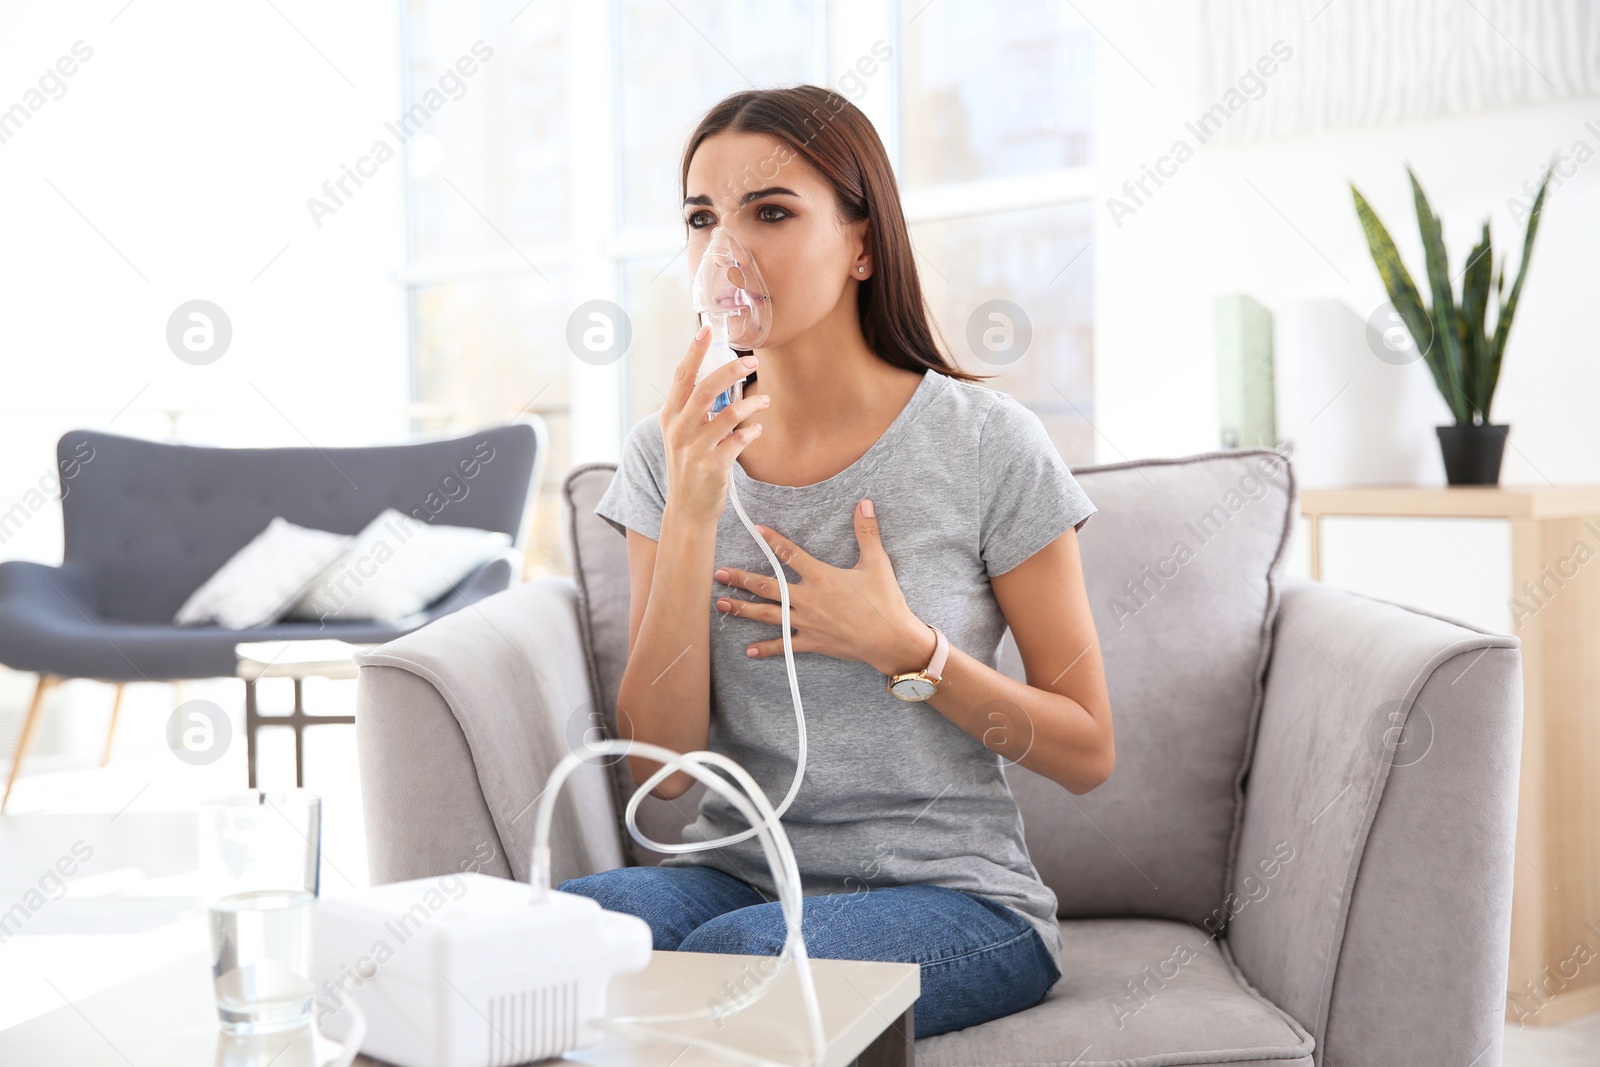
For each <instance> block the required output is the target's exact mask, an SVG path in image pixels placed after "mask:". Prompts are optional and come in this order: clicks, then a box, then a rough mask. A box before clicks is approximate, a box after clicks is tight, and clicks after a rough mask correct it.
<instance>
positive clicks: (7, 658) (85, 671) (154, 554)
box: [0, 416, 547, 809]
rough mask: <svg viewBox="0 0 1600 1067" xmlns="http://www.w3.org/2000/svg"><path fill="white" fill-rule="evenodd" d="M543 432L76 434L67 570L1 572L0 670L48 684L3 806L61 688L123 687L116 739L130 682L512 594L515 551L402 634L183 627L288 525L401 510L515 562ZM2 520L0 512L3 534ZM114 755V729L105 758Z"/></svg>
mask: <svg viewBox="0 0 1600 1067" xmlns="http://www.w3.org/2000/svg"><path fill="white" fill-rule="evenodd" d="M546 434H547V432H546V430H545V426H544V421H543V420H542V419H539V418H538V417H537V416H534V417H531V418H529V419H527V420H525V421H521V422H517V423H512V424H508V425H504V426H491V427H487V428H485V429H482V430H479V431H477V432H475V433H472V434H469V435H467V436H463V437H452V438H440V439H434V440H418V441H408V442H406V443H403V444H393V445H372V446H366V447H356V448H315V447H305V448H301V447H295V448H213V447H204V446H198V445H174V444H165V443H162V442H157V441H146V440H142V439H140V438H134V437H123V436H120V435H118V434H110V433H103V432H100V431H96V430H74V431H71V432H70V433H67V434H65V435H64V436H63V437H62V438H61V439H60V441H59V442H58V443H57V446H56V455H57V464H58V467H59V468H60V471H61V476H60V484H61V491H60V494H61V495H60V499H61V524H62V533H63V537H64V541H65V545H64V549H63V558H62V562H61V564H60V566H49V565H46V564H42V563H32V562H28V561H24V560H9V561H6V562H4V563H0V664H4V665H5V666H7V667H10V668H11V669H13V670H18V671H30V672H35V673H37V674H38V676H39V677H38V681H37V683H36V685H35V689H34V696H33V701H32V703H31V704H30V706H29V709H28V712H27V716H26V718H25V719H24V722H23V729H22V733H21V735H20V736H19V738H18V741H17V746H16V751H15V754H14V756H13V758H12V764H11V770H10V772H9V774H8V777H7V780H6V789H5V799H7V800H8V799H9V798H10V793H11V785H12V783H13V782H14V781H15V780H16V776H17V771H18V769H19V768H20V766H21V764H22V760H23V757H24V756H25V755H26V754H27V750H28V746H29V743H30V741H31V740H32V737H33V735H34V732H35V730H37V728H38V725H39V721H40V718H41V716H42V714H43V711H44V703H45V697H46V695H47V694H48V693H49V691H50V690H51V689H52V688H53V687H54V686H56V685H58V684H59V683H61V682H62V681H65V680H68V679H72V678H92V679H95V680H97V681H102V682H113V683H116V685H117V694H116V703H115V705H114V706H113V710H112V719H111V731H115V729H116V718H117V709H118V708H120V706H121V702H122V688H123V686H124V685H125V684H126V683H129V682H172V681H180V680H183V679H194V678H224V677H229V676H232V675H233V674H234V672H235V666H236V663H237V660H236V658H235V656H234V646H235V645H236V644H238V643H239V642H241V641H300V640H308V639H312V638H337V639H339V640H344V641H351V642H355V643H375V642H380V641H387V640H389V639H390V638H392V637H395V636H398V635H399V634H401V633H404V632H406V631H408V630H411V629H415V628H416V627H417V626H419V625H422V624H424V623H426V622H428V621H431V620H433V619H436V618H439V617H440V616H443V615H447V614H449V613H450V612H453V611H456V610H458V609H460V608H462V607H464V606H466V605H468V604H472V603H474V602H476V601H478V600H481V599H482V598H484V597H486V596H489V595H491V594H493V593H497V592H500V591H501V590H504V589H506V588H507V587H508V586H510V585H511V584H512V583H513V582H514V581H515V580H516V579H517V577H518V575H517V574H516V573H515V570H516V564H517V562H518V556H517V555H515V554H513V553H506V554H505V555H504V556H503V557H501V558H496V559H493V560H490V561H488V562H487V563H484V564H483V565H482V566H481V567H479V568H477V569H476V570H475V571H473V572H472V573H471V574H469V575H468V576H467V577H466V578H464V579H462V581H461V582H460V583H458V584H457V586H456V587H455V588H454V589H452V590H450V591H449V592H447V593H446V594H444V595H443V596H441V597H440V598H439V599H438V600H437V601H436V602H435V603H433V604H430V605H428V607H427V609H426V610H425V611H424V612H423V613H421V617H420V618H417V619H410V620H405V621H404V622H403V623H401V624H395V623H387V622H375V621H356V620H349V621H345V620H333V621H319V620H312V621H291V620H285V621H282V622H277V623H271V624H269V625H266V626H259V627H253V628H251V629H246V630H232V629H228V628H226V627H223V626H220V625H213V624H207V625H201V626H177V625H174V624H173V622H172V617H173V616H174V615H175V614H176V613H177V611H178V608H179V607H180V606H181V605H182V604H183V602H184V601H185V600H187V599H188V597H189V595H190V594H191V593H193V592H194V591H195V590H196V589H198V588H199V587H200V585H201V584H202V583H204V582H205V581H206V579H207V578H209V577H211V575H212V574H213V573H215V572H216V570H217V568H219V567H221V566H222V565H223V564H224V563H226V562H227V561H228V560H229V559H230V558H231V557H232V556H233V555H234V553H236V552H237V551H239V549H241V548H243V547H244V546H245V545H246V544H248V543H249V542H250V540H251V539H252V538H253V537H255V536H256V535H257V534H259V533H260V532H261V531H262V530H263V529H265V528H266V526H267V523H268V522H269V521H271V519H272V518H273V517H274V516H277V515H281V516H283V517H284V518H286V519H288V520H289V521H290V522H293V523H297V524H299V525H302V526H310V527H314V528H316V529H319V530H333V531H335V532H337V533H345V534H354V533H358V532H360V531H361V529H362V528H363V527H364V526H366V525H367V523H369V522H370V521H371V520H372V519H374V518H376V517H377V516H378V514H379V513H381V512H382V511H383V509H384V508H386V507H393V508H396V509H398V510H399V511H401V512H403V513H405V514H408V515H413V516H415V517H417V518H420V519H423V520H424V521H428V522H433V521H438V522H440V523H444V524H450V525H455V526H473V527H477V528H480V529H485V530H497V531H500V532H503V533H506V534H509V535H511V537H512V539H513V543H514V545H515V546H516V548H517V549H518V550H519V551H520V549H521V548H522V546H523V544H524V543H525V540H526V535H525V528H526V522H527V517H528V514H529V510H530V509H529V507H528V502H529V500H530V498H531V496H532V494H533V493H534V492H537V489H538V482H539V475H540V472H541V471H542V464H543V463H544V460H545V454H546V440H545V439H546ZM6 520H7V516H4V515H0V530H3V529H4V528H5V526H6ZM110 753H111V736H110V732H108V734H107V738H106V748H105V758H109V756H110ZM103 762H104V759H102V763H103ZM252 773H253V768H252ZM3 808H4V800H0V809H3Z"/></svg>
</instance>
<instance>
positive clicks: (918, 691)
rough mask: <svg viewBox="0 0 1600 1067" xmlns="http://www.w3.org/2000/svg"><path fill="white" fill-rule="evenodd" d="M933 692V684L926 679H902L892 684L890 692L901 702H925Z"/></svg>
mask: <svg viewBox="0 0 1600 1067" xmlns="http://www.w3.org/2000/svg"><path fill="white" fill-rule="evenodd" d="M934 690H935V686H934V684H933V683H932V682H930V681H928V680H927V679H926V678H902V679H900V680H899V681H898V682H895V683H894V686H893V688H892V690H891V691H892V692H893V693H894V695H895V696H897V697H899V698H900V699H901V700H927V699H928V698H929V697H931V696H933V694H934Z"/></svg>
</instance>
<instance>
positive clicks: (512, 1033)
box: [486, 982, 578, 1067]
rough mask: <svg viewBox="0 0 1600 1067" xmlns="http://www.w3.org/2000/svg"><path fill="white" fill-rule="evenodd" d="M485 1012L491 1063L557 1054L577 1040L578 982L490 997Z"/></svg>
mask: <svg viewBox="0 0 1600 1067" xmlns="http://www.w3.org/2000/svg"><path fill="white" fill-rule="evenodd" d="M486 1015H487V1018H488V1021H489V1062H490V1063H492V1064H494V1067H512V1065H513V1064H519V1063H528V1062H530V1061H532V1060H543V1059H549V1058H550V1057H551V1056H559V1055H561V1054H562V1053H564V1052H568V1051H570V1050H571V1049H572V1048H573V1047H574V1046H575V1045H576V1044H577V1040H578V983H577V982H564V983H561V984H559V985H547V986H543V987H541V988H539V989H525V990H522V991H521V992H518V993H505V994H502V995H501V996H498V997H491V998H490V1000H489V1010H488V1012H487V1013H486Z"/></svg>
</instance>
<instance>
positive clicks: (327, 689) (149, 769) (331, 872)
mask: <svg viewBox="0 0 1600 1067" xmlns="http://www.w3.org/2000/svg"><path fill="white" fill-rule="evenodd" d="M19 683H20V679H18V678H16V677H15V676H13V677H10V678H0V695H3V697H4V698H5V699H6V700H7V701H8V702H9V701H10V699H11V698H12V697H14V696H15V695H16V694H15V693H14V692H13V691H12V690H17V689H18V688H19ZM109 694H110V689H109V688H108V687H99V686H94V685H92V684H90V683H75V684H74V685H73V686H68V687H65V689H64V690H63V691H62V696H61V697H60V698H59V699H60V700H61V701H62V702H63V703H64V704H67V705H69V707H61V706H57V705H53V706H52V707H51V708H49V709H48V712H47V713H53V714H67V713H70V714H71V715H72V717H73V719H74V720H75V725H76V726H81V727H82V730H81V736H77V743H76V745H75V747H76V748H78V749H81V750H82V752H81V753H79V754H72V753H63V754H59V755H55V756H51V755H48V754H46V755H43V756H40V757H38V758H30V759H29V761H28V763H27V764H26V766H25V768H24V770H25V772H26V774H25V776H24V777H23V778H22V779H21V780H20V781H19V782H18V783H17V786H16V789H15V791H14V792H13V794H12V797H11V804H10V806H9V808H8V812H7V814H6V816H4V817H0V856H3V857H4V862H3V863H0V912H4V911H5V910H6V909H11V910H12V911H13V912H14V910H15V909H14V908H13V907H12V906H13V905H14V904H15V903H17V902H19V901H27V900H32V901H38V902H40V903H39V906H37V907H35V908H33V909H32V910H31V912H29V914H28V915H27V918H26V919H25V921H24V922H23V924H22V925H21V927H20V928H18V929H16V930H15V931H14V932H13V933H11V934H10V935H9V936H8V935H7V934H6V933H5V932H0V1029H4V1028H5V1027H9V1026H14V1025H16V1024H17V1023H19V1022H22V1021H23V1020H25V1019H30V1018H33V1017H34V1016H36V1015H40V1014H43V1013H44V1012H47V1011H52V1010H54V1009H56V1008H58V1007H60V1006H61V1005H62V1004H64V1003H69V1002H72V1001H76V1000H77V999H79V998H81V997H84V996H88V995H90V994H92V993H95V992H98V991H99V990H101V989H105V988H108V987H110V986H112V985H116V984H118V983H120V982H123V981H126V980H128V979H129V978H133V977H136V976H137V975H139V974H142V973H145V972H147V971H149V970H151V969H152V968H154V967H157V966H160V965H161V964H163V963H167V962H170V961H172V960H176V959H178V958H180V957H182V956H185V955H188V954H189V953H192V952H195V951H197V950H200V949H202V948H204V947H205V943H204V939H205V928H204V925H203V916H202V914H201V912H200V909H199V906H198V903H197V901H198V897H197V893H198V889H197V886H196V885H195V866H196V855H197V850H198V843H197V841H196V834H195V817H194V811H195V807H196V805H197V804H198V803H199V801H200V800H201V799H202V798H204V797H207V796H214V795H217V794H219V793H226V792H232V791H235V790H239V789H243V788H244V785H245V780H246V779H245V760H244V742H243V738H242V736H241V735H240V733H239V731H240V730H241V729H242V726H243V712H242V710H241V709H242V707H243V684H242V683H241V682H238V681H235V680H219V681H215V682H196V683H189V684H186V685H185V686H184V688H183V691H182V693H181V694H174V691H173V689H172V687H170V686H165V685H138V686H130V687H129V688H128V690H127V695H126V697H125V699H124V706H123V711H122V721H121V722H120V723H119V725H118V728H117V736H116V740H115V745H114V749H113V755H112V760H111V763H110V765H109V766H107V767H105V768H103V769H102V768H100V767H99V766H98V765H97V764H98V754H99V745H100V743H101V741H103V738H104V721H105V719H106V718H109V709H110V696H109ZM305 697H306V706H307V707H308V709H310V710H313V711H320V712H324V713H327V714H350V713H352V712H353V711H354V705H355V683H354V682H340V681H330V680H327V679H309V680H308V681H307V682H306V690H305ZM180 699H181V700H197V699H199V700H210V701H213V702H214V703H216V704H217V705H219V706H220V707H222V708H224V709H227V710H228V712H229V713H230V715H231V717H232V720H233V727H234V733H233V737H232V740H231V742H230V744H229V746H228V748H227V750H226V752H225V754H224V755H223V756H222V758H220V759H219V760H217V761H216V762H214V763H211V764H207V765H204V766H191V765H189V764H187V763H184V762H181V761H180V760H178V759H177V758H176V757H175V756H174V755H173V754H172V752H171V751H170V750H169V749H168V748H167V745H166V740H165V738H166V725H167V719H168V717H169V716H170V715H171V713H172V709H173V708H174V707H175V706H176V703H177V702H178V701H179V700H180ZM292 700H293V693H292V690H291V688H290V684H289V683H288V682H287V681H282V682H281V683H278V682H264V683H262V686H261V702H262V709H263V711H264V712H272V711H279V710H281V711H284V712H287V711H288V709H289V707H290V706H291V704H292ZM101 704H103V705H104V708H105V709H106V710H105V711H104V712H97V709H98V707H99V706H100V705H101ZM97 715H98V717H97ZM0 744H4V745H9V744H10V740H9V738H7V739H5V740H4V741H0ZM261 748H262V756H261V783H260V784H261V785H262V787H263V788H287V787H290V786H293V784H294V772H293V763H292V758H293V746H292V741H291V735H290V734H289V732H288V731H287V730H270V731H266V732H264V733H263V734H262V738H261ZM4 766H5V765H4V763H0V768H3V767H4ZM355 766H356V758H355V734H354V730H353V729H352V728H351V727H348V726H328V727H320V728H315V729H311V730H308V731H307V734H306V768H305V783H306V787H307V788H308V789H313V790H315V791H316V792H318V793H320V794H321V795H322V797H323V822H324V828H323V851H324V868H323V892H324V893H325V894H328V895H334V896H339V895H345V894H348V893H351V892H353V891H356V890H358V889H361V888H364V887H365V886H366V885H367V884H368V883H367V861H366V850H365V844H364V835H363V832H362V825H361V803H360V801H361V798H360V791H359V782H358V780H357V778H356V775H355V774H354V773H353V768H354V767H355ZM64 857H66V858H68V861H67V864H66V867H67V869H71V870H73V872H74V873H73V874H72V875H71V876H70V877H68V878H66V879H64V880H63V879H60V878H59V876H58V875H57V874H55V873H53V872H55V871H58V870H59V869H60V868H57V866H56V865H57V863H58V861H61V860H62V859H63V858H64ZM63 882H64V885H63V884H62V883H63ZM30 890H38V891H39V892H38V894H37V895H34V896H31V897H30V896H29V892H30ZM25 910H27V906H26V905H25ZM1503 1062H1504V1064H1505V1067H1595V1065H1596V1064H1600V1014H1596V1015H1590V1016H1587V1017H1585V1018H1583V1019H1577V1020H1573V1021H1571V1022H1568V1023H1565V1024H1561V1025H1557V1026H1543V1027H1535V1026H1525V1027H1518V1026H1516V1025H1515V1024H1507V1027H1506V1038H1505V1058H1504V1061H1503Z"/></svg>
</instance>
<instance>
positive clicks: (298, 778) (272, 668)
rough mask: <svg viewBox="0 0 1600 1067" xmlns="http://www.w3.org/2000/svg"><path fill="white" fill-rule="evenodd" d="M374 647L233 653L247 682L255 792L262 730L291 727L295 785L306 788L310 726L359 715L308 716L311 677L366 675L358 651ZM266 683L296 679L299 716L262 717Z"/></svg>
mask: <svg viewBox="0 0 1600 1067" xmlns="http://www.w3.org/2000/svg"><path fill="white" fill-rule="evenodd" d="M373 647H375V646H374V645H370V644H368V645H354V644H351V643H349V642H348V641H334V640H328V639H319V640H315V641H243V642H240V643H239V644H237V645H235V646H234V648H233V652H234V656H235V657H237V660H238V665H237V670H236V673H237V674H238V676H239V677H240V678H243V679H244V737H245V763H246V764H247V765H248V767H249V776H250V778H249V787H250V788H251V789H254V788H255V787H256V731H257V730H258V729H260V728H261V727H263V726H288V727H290V728H292V729H293V730H294V784H295V785H296V786H304V785H305V784H306V783H305V735H304V730H305V728H306V727H307V726H332V725H337V724H343V725H347V726H348V725H352V724H354V723H355V721H356V718H355V716H354V715H308V714H306V707H305V696H304V693H303V692H302V686H303V684H304V682H305V680H306V679H307V678H354V677H356V676H357V675H358V674H360V672H361V668H360V667H358V666H357V665H356V661H355V655H356V653H357V652H361V651H364V650H365V649H369V648H373ZM262 678H292V679H294V711H293V712H291V713H290V714H288V715H262V714H261V712H260V709H259V706H258V705H257V703H256V682H257V681H259V680H261V679H262Z"/></svg>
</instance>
